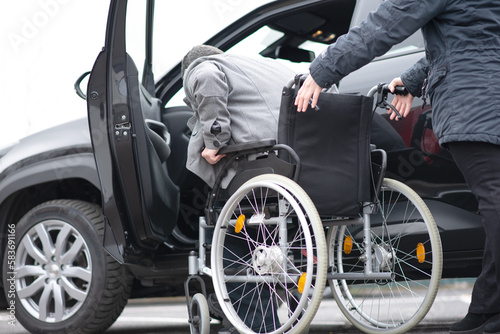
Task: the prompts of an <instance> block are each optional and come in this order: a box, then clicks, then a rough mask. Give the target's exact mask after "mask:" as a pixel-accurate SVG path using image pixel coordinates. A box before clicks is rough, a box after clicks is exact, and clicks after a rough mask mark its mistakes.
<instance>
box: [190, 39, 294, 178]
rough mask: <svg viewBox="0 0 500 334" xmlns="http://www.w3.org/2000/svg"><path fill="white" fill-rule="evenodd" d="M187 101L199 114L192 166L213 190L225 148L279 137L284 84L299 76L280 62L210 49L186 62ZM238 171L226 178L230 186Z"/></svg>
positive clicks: (194, 126) (202, 48) (201, 49)
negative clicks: (221, 150) (221, 153)
mask: <svg viewBox="0 0 500 334" xmlns="http://www.w3.org/2000/svg"><path fill="white" fill-rule="evenodd" d="M182 72H183V78H184V92H185V94H186V97H185V99H184V101H185V102H186V104H187V105H188V106H189V107H190V108H191V109H192V110H193V111H194V116H193V117H192V118H191V119H190V120H189V121H188V126H189V128H190V129H191V131H192V135H191V138H190V140H189V146H188V156H187V162H186V167H187V169H188V170H190V171H192V172H193V173H195V174H196V175H198V176H199V177H200V178H201V179H203V180H204V181H205V182H206V183H207V184H208V185H209V186H210V187H213V185H214V182H215V178H216V176H217V173H218V172H219V170H220V169H221V166H222V165H223V164H222V163H219V164H218V162H219V161H220V160H221V159H223V158H224V156H223V155H217V152H218V151H219V150H220V149H221V148H222V147H223V146H225V145H228V144H239V143H245V142H251V141H257V140H260V139H269V138H274V139H276V137H277V132H278V117H279V109H280V103H281V91H282V89H283V86H284V85H285V84H286V83H287V82H288V81H289V80H290V79H293V77H294V76H295V73H294V72H293V71H292V70H290V69H289V68H288V67H286V66H285V65H283V64H281V63H280V62H278V61H276V60H274V59H265V58H262V59H253V58H249V57H244V56H240V55H232V54H225V53H223V52H222V51H221V50H219V49H217V48H214V47H212V46H208V45H198V46H195V47H193V49H191V51H189V52H188V53H187V54H186V56H185V57H184V59H183V62H182ZM233 176H234V169H232V170H230V171H229V172H228V175H227V177H225V178H224V179H223V182H222V187H223V188H225V187H227V185H228V183H229V181H230V180H231V178H232V177H233Z"/></svg>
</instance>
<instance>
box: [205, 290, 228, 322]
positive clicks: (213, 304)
mask: <svg viewBox="0 0 500 334" xmlns="http://www.w3.org/2000/svg"><path fill="white" fill-rule="evenodd" d="M207 304H208V311H209V312H210V316H212V318H214V319H217V320H224V319H226V316H225V315H224V312H222V308H221V307H220V305H219V301H218V300H217V296H216V295H215V293H211V294H209V295H208V298H207Z"/></svg>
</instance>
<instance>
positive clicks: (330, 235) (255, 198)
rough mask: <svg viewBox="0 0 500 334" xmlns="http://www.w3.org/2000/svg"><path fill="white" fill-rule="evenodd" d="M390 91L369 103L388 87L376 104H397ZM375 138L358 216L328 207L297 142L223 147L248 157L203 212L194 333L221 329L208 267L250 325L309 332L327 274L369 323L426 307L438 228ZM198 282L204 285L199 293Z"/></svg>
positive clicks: (395, 319)
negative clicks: (393, 175)
mask: <svg viewBox="0 0 500 334" xmlns="http://www.w3.org/2000/svg"><path fill="white" fill-rule="evenodd" d="M297 85H298V84H297V82H296V81H291V82H290V83H289V84H288V85H287V86H286V87H285V88H286V89H289V90H290V89H292V90H293V89H294V88H296V86H297ZM387 94H388V89H387V86H385V85H378V86H376V87H374V88H373V89H372V90H371V91H370V92H369V93H368V97H369V98H370V100H369V101H370V103H372V102H373V98H372V97H373V96H374V95H377V99H376V103H375V105H376V106H378V107H387V105H388V104H387V102H386V98H387ZM284 95H285V93H284ZM282 104H283V103H282ZM371 109H373V103H372V105H371ZM308 112H309V111H308ZM310 112H314V111H310ZM281 113H283V106H282V111H281ZM280 118H281V115H280ZM280 122H281V120H280ZM368 130H369V129H368ZM280 138H281V137H280ZM368 140H369V139H368ZM343 144H344V143H340V144H339V145H343ZM368 147H369V148H368V152H367V155H368V159H367V160H366V161H362V164H364V165H367V170H369V172H368V175H367V178H368V179H369V182H368V184H369V187H368V188H369V191H368V197H367V198H366V200H363V201H362V202H361V203H357V204H358V208H357V209H356V211H354V212H355V214H352V213H351V214H346V213H343V212H342V210H340V214H338V215H335V214H331V213H330V212H327V213H325V212H324V210H323V209H318V208H317V205H316V204H317V203H318V202H319V201H318V200H315V201H313V200H312V198H314V197H315V196H314V195H315V194H314V193H313V192H310V193H308V192H306V191H305V190H304V189H306V187H303V186H302V184H301V182H302V181H301V175H303V173H305V172H306V171H305V169H302V170H301V167H303V166H302V161H301V158H302V157H301V156H300V155H299V154H297V152H295V150H294V148H292V147H290V146H289V145H287V144H286V143H279V144H276V143H275V141H274V140H267V141H261V142H258V143H246V144H240V145H232V146H228V147H226V148H224V152H222V153H225V154H227V156H228V157H229V159H228V161H227V163H226V165H227V166H228V167H227V168H231V167H229V166H234V164H237V165H238V167H237V173H236V176H235V177H234V178H233V180H232V181H231V183H230V185H229V186H228V187H227V188H226V189H222V188H221V187H220V179H221V178H222V177H223V175H220V177H219V178H218V182H217V183H216V186H215V187H214V188H213V189H212V191H211V193H210V194H209V198H208V201H207V205H206V209H205V216H204V217H200V224H199V245H198V249H197V250H196V251H193V252H191V254H190V257H189V277H188V278H187V280H186V283H185V290H186V299H187V303H188V311H189V323H190V330H191V333H200V334H207V333H209V332H210V329H209V328H210V318H211V317H210V312H209V307H208V302H207V293H206V288H205V285H204V281H203V279H202V278H201V277H200V276H209V277H211V278H212V282H213V288H214V290H215V295H216V296H217V301H218V304H219V305H220V309H221V310H222V312H223V313H224V315H225V317H226V318H227V319H228V320H229V321H230V322H231V324H232V325H233V326H234V327H235V328H236V330H237V331H238V332H240V333H304V332H306V331H307V329H308V327H309V326H310V323H311V321H312V320H313V318H314V316H315V314H316V312H317V310H318V308H319V306H320V303H321V300H322V299H323V296H324V291H325V286H326V284H327V283H328V285H329V287H330V289H331V292H332V293H333V297H334V298H335V301H336V302H337V305H338V307H339V308H340V310H341V312H342V313H343V314H344V315H345V317H346V318H347V319H348V320H349V321H350V322H351V323H352V324H353V325H354V326H356V327H357V328H359V329H360V330H361V331H363V332H366V333H403V332H406V331H408V330H410V329H411V328H413V327H414V326H415V325H417V324H418V323H419V322H420V321H421V320H422V319H423V318H424V317H425V315H426V314H427V312H428V311H429V309H430V308H431V306H432V304H433V301H434V299H435V297H436V294H437V291H438V287H439V283H440V279H441V271H442V252H441V241H440V237H439V232H438V229H437V227H436V224H435V222H434V219H433V217H432V214H431V213H430V211H429V209H428V208H427V206H426V204H425V202H424V201H423V200H422V199H421V198H420V197H419V195H417V193H415V192H414V191H413V190H412V189H411V188H409V187H408V186H406V185H405V184H403V183H402V182H399V181H397V180H393V179H389V178H385V164H386V154H385V152H384V151H383V150H382V149H377V148H376V147H373V145H369V146H368ZM334 160H335V159H334ZM362 160H363V159H362ZM361 170H363V168H362V169H361ZM221 174H222V173H221ZM313 176H314V175H313ZM315 176H316V179H317V178H320V180H319V182H320V183H322V182H323V180H322V179H321V178H322V175H315ZM331 176H332V177H334V176H335V174H332V175H331ZM304 186H305V185H304ZM325 187H328V182H326V181H325ZM347 189H348V188H347ZM328 192H331V193H333V192H335V189H326V192H325V193H328ZM322 196H323V197H324V194H323V195H322ZM344 196H345V197H349V196H348V195H347V194H346V195H344V194H338V195H337V197H336V198H337V199H334V200H336V201H337V202H342V200H343V197H344ZM316 198H317V196H316ZM331 200H332V199H330V198H327V199H326V201H327V202H328V201H331ZM349 200H351V199H349ZM208 254H210V257H208ZM196 282H198V283H199V284H200V285H201V292H198V293H196V294H195V295H194V296H190V289H191V286H192V285H193V284H196Z"/></svg>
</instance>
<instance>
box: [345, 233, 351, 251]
mask: <svg viewBox="0 0 500 334" xmlns="http://www.w3.org/2000/svg"><path fill="white" fill-rule="evenodd" d="M351 251H352V237H351V236H350V235H348V236H347V237H345V240H344V253H346V254H351Z"/></svg>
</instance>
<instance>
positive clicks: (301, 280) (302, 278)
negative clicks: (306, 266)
mask: <svg viewBox="0 0 500 334" xmlns="http://www.w3.org/2000/svg"><path fill="white" fill-rule="evenodd" d="M306 276H307V274H306V273H303V274H302V275H300V278H299V285H298V287H297V289H298V291H299V293H302V292H304V285H305V284H306Z"/></svg>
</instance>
